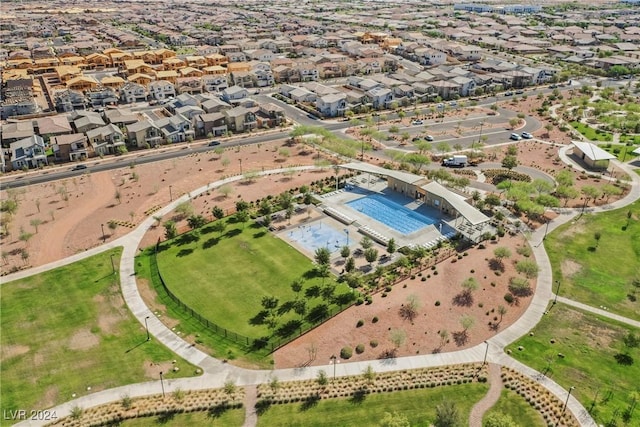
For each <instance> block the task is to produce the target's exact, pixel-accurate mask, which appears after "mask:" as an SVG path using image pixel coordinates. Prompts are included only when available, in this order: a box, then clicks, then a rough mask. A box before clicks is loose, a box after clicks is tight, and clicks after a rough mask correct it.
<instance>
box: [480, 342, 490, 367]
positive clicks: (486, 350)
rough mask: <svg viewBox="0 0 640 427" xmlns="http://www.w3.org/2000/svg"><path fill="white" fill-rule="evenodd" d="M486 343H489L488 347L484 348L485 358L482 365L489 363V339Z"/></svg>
mask: <svg viewBox="0 0 640 427" xmlns="http://www.w3.org/2000/svg"><path fill="white" fill-rule="evenodd" d="M484 343H485V344H486V345H487V347H486V348H485V349H484V360H483V361H482V366H484V365H485V364H486V363H487V354H488V353H489V341H485V342H484Z"/></svg>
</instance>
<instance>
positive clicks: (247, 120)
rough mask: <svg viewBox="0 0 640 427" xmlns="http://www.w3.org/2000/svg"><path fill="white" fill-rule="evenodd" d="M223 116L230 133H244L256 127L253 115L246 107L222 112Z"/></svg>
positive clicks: (256, 123) (255, 119) (256, 122)
mask: <svg viewBox="0 0 640 427" xmlns="http://www.w3.org/2000/svg"><path fill="white" fill-rule="evenodd" d="M223 114H224V115H225V117H226V119H227V126H228V127H229V130H230V131H233V132H246V131H250V130H251V129H255V128H256V127H257V126H258V121H257V118H256V115H255V113H253V112H252V111H251V110H249V109H248V108H246V107H241V106H238V107H235V108H231V109H230V110H224V111H223Z"/></svg>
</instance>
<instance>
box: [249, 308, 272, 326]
mask: <svg viewBox="0 0 640 427" xmlns="http://www.w3.org/2000/svg"><path fill="white" fill-rule="evenodd" d="M268 317H269V311H268V310H262V311H260V312H259V313H258V314H256V315H255V316H253V317H252V318H251V319H249V324H250V325H254V326H257V325H264V324H265V323H266V322H267V318H268Z"/></svg>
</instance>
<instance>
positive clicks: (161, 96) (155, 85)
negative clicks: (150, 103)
mask: <svg viewBox="0 0 640 427" xmlns="http://www.w3.org/2000/svg"><path fill="white" fill-rule="evenodd" d="M147 88H148V89H149V95H151V97H152V98H153V99H155V100H157V101H162V100H165V99H167V98H172V97H175V96H176V88H175V86H174V85H173V83H171V82H168V81H166V80H157V81H155V82H151V83H149V85H148V86H147Z"/></svg>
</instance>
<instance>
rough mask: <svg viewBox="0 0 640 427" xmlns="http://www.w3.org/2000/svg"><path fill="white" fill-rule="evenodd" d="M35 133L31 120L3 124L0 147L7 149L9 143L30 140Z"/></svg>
mask: <svg viewBox="0 0 640 427" xmlns="http://www.w3.org/2000/svg"><path fill="white" fill-rule="evenodd" d="M35 133H36V132H35V129H34V128H33V122H32V121H31V120H23V121H19V122H9V123H5V124H3V125H2V146H3V147H5V148H8V147H9V144H10V143H12V142H15V141H19V140H21V139H25V138H30V137H32V136H33V135H35Z"/></svg>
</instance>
